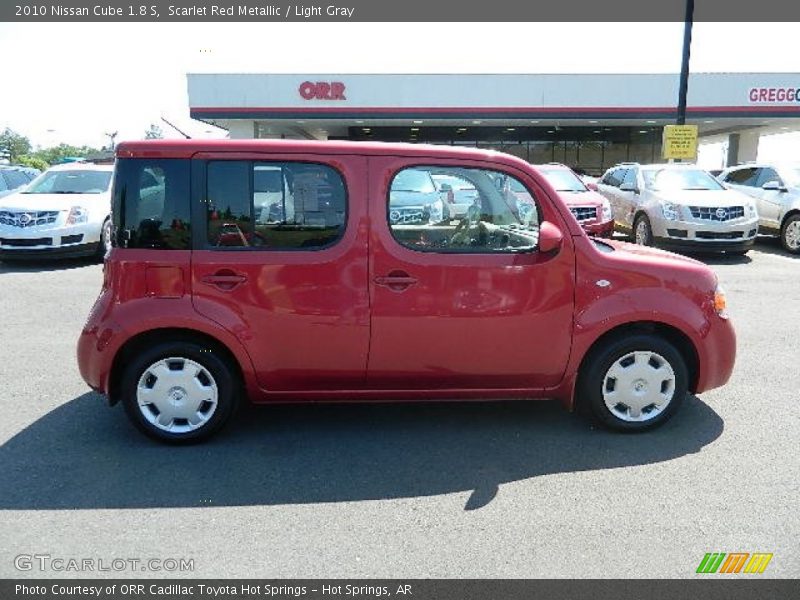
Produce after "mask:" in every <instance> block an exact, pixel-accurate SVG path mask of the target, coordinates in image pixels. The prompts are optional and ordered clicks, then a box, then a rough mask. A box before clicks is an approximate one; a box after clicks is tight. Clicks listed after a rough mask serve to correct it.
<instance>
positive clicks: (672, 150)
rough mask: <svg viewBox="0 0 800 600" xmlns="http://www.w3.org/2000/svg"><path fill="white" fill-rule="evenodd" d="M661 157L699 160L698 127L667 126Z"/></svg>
mask: <svg viewBox="0 0 800 600" xmlns="http://www.w3.org/2000/svg"><path fill="white" fill-rule="evenodd" d="M661 155H662V156H663V157H664V158H666V159H670V158H687V159H689V160H695V159H696V158H697V125H665V126H664V136H663V138H662V141H661Z"/></svg>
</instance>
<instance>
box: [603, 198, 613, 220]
mask: <svg viewBox="0 0 800 600" xmlns="http://www.w3.org/2000/svg"><path fill="white" fill-rule="evenodd" d="M610 220H611V202H609V201H608V199H607V198H603V221H610Z"/></svg>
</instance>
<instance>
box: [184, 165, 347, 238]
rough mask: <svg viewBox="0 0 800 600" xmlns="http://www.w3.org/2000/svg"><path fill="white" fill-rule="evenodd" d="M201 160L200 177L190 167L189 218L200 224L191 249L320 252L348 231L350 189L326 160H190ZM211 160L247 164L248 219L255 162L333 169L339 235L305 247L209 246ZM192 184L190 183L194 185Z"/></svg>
mask: <svg viewBox="0 0 800 600" xmlns="http://www.w3.org/2000/svg"><path fill="white" fill-rule="evenodd" d="M195 162H196V163H202V165H200V164H198V166H202V168H201V169H198V174H199V173H202V175H199V176H202V181H199V180H198V181H196V180H195V169H192V183H193V184H195V183H196V184H197V186H196V187H197V192H198V194H197V196H196V197H195V199H194V201H193V202H192V205H193V206H195V207H196V209H195V210H196V212H197V216H196V217H195V216H194V213H193V215H192V220H193V221H194V220H196V221H197V222H198V224H199V225H200V227H198V228H196V229H195V231H196V236H194V235H193V237H192V249H193V250H213V251H214V252H271V253H275V252H321V251H323V250H329V249H330V248H333V247H335V246H336V245H337V244H339V243H341V242H342V240H343V239H344V238H345V236H346V235H347V232H348V227H349V224H350V189H349V187H348V185H347V177H345V174H344V173H343V172H342V171H341V170H340V169H338V168H336V167H334V166H333V165H331V164H330V163H327V162H320V161H318V160H308V159H305V158H302V159H301V158H298V159H292V160H288V159H285V158H281V159H275V158H271V157H270V156H264V157H263V158H258V159H254V158H227V157H226V158H222V157H211V158H193V159H192V164H194V163H195ZM212 162H244V163H248V164H249V169H248V179H249V181H248V197H249V198H250V219H251V222H253V223H254V222H255V205H254V203H253V179H254V176H255V168H254V165H255V164H257V163H261V164H263V163H284V164H285V163H302V164H307V165H317V166H323V167H327V168H329V169H331V170H332V171H334V172H335V173H336V174H337V175H338V176H339V179H341V181H342V188H343V190H344V225H343V227H342V229H341V231H340V232H339V236H338V237H337V238H336V239H335V240H333V241H332V242H330V243H328V244H325V245H324V246H309V247H307V248H299V247H285V248H283V247H278V248H276V247H270V246H213V245H211V244H210V243H209V241H208V211H207V210H206V206H207V203H208V200H207V197H208V189H207V188H208V163H212ZM194 187H195V186H193V189H194Z"/></svg>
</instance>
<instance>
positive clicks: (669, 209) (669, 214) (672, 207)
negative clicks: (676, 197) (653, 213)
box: [661, 202, 680, 221]
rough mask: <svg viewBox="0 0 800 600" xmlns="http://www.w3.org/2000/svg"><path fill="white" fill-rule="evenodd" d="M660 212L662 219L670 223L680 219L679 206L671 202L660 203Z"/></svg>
mask: <svg viewBox="0 0 800 600" xmlns="http://www.w3.org/2000/svg"><path fill="white" fill-rule="evenodd" d="M661 212H662V213H664V218H665V219H668V220H670V221H677V220H678V219H679V218H680V206H678V205H677V204H673V203H672V202H662V203H661Z"/></svg>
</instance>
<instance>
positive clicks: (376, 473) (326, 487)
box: [0, 239, 800, 578]
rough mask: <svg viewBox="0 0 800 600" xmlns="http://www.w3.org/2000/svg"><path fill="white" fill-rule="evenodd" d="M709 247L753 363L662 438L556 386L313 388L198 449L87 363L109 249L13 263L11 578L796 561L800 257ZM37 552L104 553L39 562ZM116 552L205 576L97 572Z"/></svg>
mask: <svg viewBox="0 0 800 600" xmlns="http://www.w3.org/2000/svg"><path fill="white" fill-rule="evenodd" d="M704 260H705V261H706V262H707V263H708V264H710V265H711V266H712V267H713V268H714V270H715V271H716V272H717V273H718V274H719V277H720V280H721V282H722V284H723V285H724V287H725V289H726V290H727V292H728V302H729V307H730V312H731V315H732V318H733V320H734V323H735V326H736V329H737V334H738V339H739V343H738V352H739V355H738V359H737V364H736V369H735V372H734V375H733V378H732V380H731V382H730V383H729V384H728V385H727V386H726V387H724V388H722V389H718V390H714V391H712V392H709V393H706V394H702V395H701V396H700V397H690V398H689V400H688V402H687V403H686V404H685V405H684V406H683V408H682V410H681V411H680V412H679V413H678V414H677V415H676V416H675V418H674V419H673V420H672V421H670V422H669V423H667V424H666V425H665V426H664V427H662V428H661V429H658V430H656V431H653V432H650V433H646V434H641V435H622V434H616V433H610V432H607V431H604V430H602V429H596V428H593V427H592V426H591V424H590V423H589V422H587V421H585V420H583V419H582V418H580V417H578V416H577V415H573V414H569V413H567V412H565V411H564V410H563V409H562V408H561V407H560V405H558V404H557V403H554V402H549V401H544V402H500V403H485V404H483V403H479V404H475V403H448V404H424V405H402V404H379V405H338V406H319V405H314V406H291V407H266V408H247V409H245V410H243V411H241V412H240V413H239V415H238V418H237V419H236V421H235V422H233V423H232V424H231V425H230V426H229V427H228V428H227V429H226V430H225V431H224V432H223V433H222V434H220V435H219V436H217V437H216V438H214V439H213V440H211V441H210V442H208V443H206V444H203V445H198V446H191V447H180V448H175V447H169V446H163V445H159V444H157V443H155V442H152V441H150V440H148V439H146V438H144V437H143V436H142V435H141V434H139V433H138V432H137V431H135V430H134V429H133V427H132V426H131V425H129V424H128V422H127V419H126V418H125V416H124V414H123V411H122V408H121V407H120V406H117V407H115V408H113V409H109V408H107V407H106V406H105V405H104V404H103V401H102V398H101V397H100V396H98V395H97V394H94V393H92V392H90V390H89V389H88V388H87V387H86V385H85V384H84V383H83V381H82V380H81V378H80V376H79V374H78V369H77V365H76V361H75V342H76V340H77V337H78V333H79V332H80V329H81V327H82V325H83V322H84V320H85V318H86V315H87V314H88V311H89V308H90V306H91V304H92V302H93V301H94V298H95V296H96V294H97V292H98V290H99V286H100V282H101V266H100V265H97V264H92V263H88V262H85V261H61V262H54V263H34V264H21V265H17V264H8V263H0V319H2V325H0V331H1V332H2V333H0V407H2V417H0V577H62V576H70V577H74V576H85V577H98V576H100V577H105V576H124V577H137V576H148V577H150V576H159V577H160V576H170V577H199V578H212V577H219V578H229V577H230V578H233V577H252V578H282V577H304V578H305V577H313V578H330V577H347V578H355V577H397V578H410V577H414V578H437V577H463V578H483V577H504V578H505V577H510V578H537V577H547V578H550V577H604V578H616V577H655V578H663V577H679V578H680V577H696V576H697V575H695V569H696V568H697V566H698V564H699V562H700V560H701V559H702V558H703V556H704V554H705V553H707V552H768V553H772V554H773V558H772V561H771V562H770V564H769V566H768V569H767V571H766V573H765V576H766V575H768V576H772V577H796V576H797V575H798V574H800V542H798V540H800V516H799V515H800V511H798V498H800V489H799V488H800V444H798V440H800V349H799V346H798V341H799V340H800V283H798V282H799V281H800V257H792V256H790V255H788V254H786V253H785V252H783V250H782V249H781V248H780V247H779V245H778V244H777V242H776V241H774V240H768V239H766V240H761V241H760V242H759V243H758V244H757V245H756V247H755V249H754V250H752V251H751V252H750V253H749V255H748V256H746V257H743V258H741V257H737V258H733V257H731V258H728V257H704ZM31 555H47V556H49V557H50V559H44V560H45V561H47V560H53V559H65V560H68V559H70V558H75V559H79V560H80V559H85V558H86V559H91V560H93V561H95V563H94V564H95V570H94V571H91V570H89V571H77V572H74V571H68V572H65V571H58V570H54V569H53V568H52V564H51V565H50V567H48V569H47V570H45V571H41V570H39V568H38V565H39V564H41V559H36V560H39V561H40V562H36V560H34V561H33V566H32V568H31V569H30V570H19V568H18V567H20V566H22V567H23V568H25V565H26V564H27V563H26V562H25V561H24V560H23V561H22V562H20V561H19V559H16V557H19V556H31ZM15 559H16V560H15ZM114 559H123V560H125V561H128V560H129V559H134V560H142V561H148V560H149V559H157V560H159V561H162V562H163V561H169V560H171V559H175V560H176V561H178V560H180V559H185V560H186V559H189V560H191V561H193V569H192V570H189V569H188V568H187V570H184V571H166V570H165V568H166V567H165V566H164V565H163V564H162V565H161V569H162V570H161V571H156V572H153V571H151V570H142V566H141V565H139V564H137V566H136V567H135V568H134V567H130V568H129V567H126V568H124V569H122V570H121V571H116V570H113V569H111V570H109V571H102V572H98V571H97V568H98V567H99V566H100V564H103V565H105V566H106V567H108V566H109V565H110V564H111V563H112V561H113V560H114ZM15 563H16V564H15ZM58 564H60V565H62V566H63V565H68V564H69V563H68V562H63V563H58ZM119 564H120V563H119V562H117V563H116V565H119ZM127 564H129V565H130V564H134V563H131V562H129V563H127ZM167 565H168V566H172V563H169V562H168V563H167ZM151 566H152V567H153V568H157V566H156V565H155V564H151ZM148 568H149V567H148V566H145V569H148Z"/></svg>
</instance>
